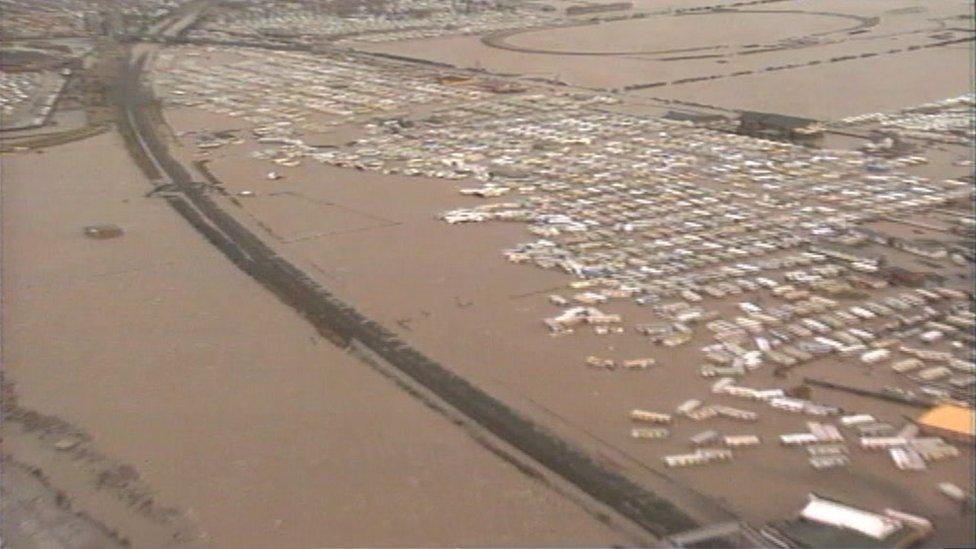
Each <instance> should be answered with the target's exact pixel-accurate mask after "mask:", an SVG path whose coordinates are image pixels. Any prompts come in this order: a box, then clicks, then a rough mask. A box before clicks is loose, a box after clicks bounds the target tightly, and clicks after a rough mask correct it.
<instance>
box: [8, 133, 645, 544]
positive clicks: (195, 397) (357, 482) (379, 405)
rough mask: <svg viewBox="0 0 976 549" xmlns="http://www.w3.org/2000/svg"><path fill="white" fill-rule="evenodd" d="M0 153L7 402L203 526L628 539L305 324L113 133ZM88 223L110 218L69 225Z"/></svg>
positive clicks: (318, 534) (237, 534)
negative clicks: (84, 444) (180, 207)
mask: <svg viewBox="0 0 976 549" xmlns="http://www.w3.org/2000/svg"><path fill="white" fill-rule="evenodd" d="M3 163H4V196H3V250H4V279H3V301H4V309H3V325H4V368H5V372H6V376H7V379H8V381H11V382H13V383H15V384H16V390H17V392H18V394H19V401H20V402H19V403H20V406H22V407H24V408H26V409H30V410H35V411H38V412H41V413H45V414H49V415H53V416H57V417H60V418H61V419H63V420H65V421H67V422H70V423H72V424H74V425H75V426H76V427H78V428H80V429H82V430H84V431H87V432H88V433H89V434H90V435H91V436H92V437H93V438H94V441H93V444H94V445H96V446H97V447H98V449H99V451H100V452H102V453H104V454H106V455H109V456H112V457H113V458H115V459H117V460H119V461H120V462H122V463H126V464H129V465H131V466H132V467H134V468H135V469H136V470H137V471H138V472H139V473H140V474H141V476H142V478H143V480H144V481H145V482H146V483H147V484H148V485H149V486H151V487H152V488H153V490H154V494H153V497H154V499H155V500H156V501H159V502H164V503H165V504H166V505H171V506H174V507H176V508H177V509H179V510H180V511H182V512H183V513H185V514H186V515H187V516H189V517H190V519H191V520H193V521H194V522H196V523H197V524H198V526H199V529H200V530H201V531H202V532H203V534H204V535H205V536H206V538H205V539H207V540H209V541H210V542H211V543H212V544H213V545H216V546H219V547H269V546H275V547H310V546H326V545H331V546H364V545H368V546H384V545H397V546H422V545H564V544H583V545H605V544H612V543H620V542H622V541H625V540H626V538H624V537H623V536H622V535H621V534H619V533H618V532H617V531H615V530H611V529H610V528H609V527H607V526H605V525H604V524H603V523H600V522H598V521H597V520H596V519H594V518H592V516H591V515H589V514H587V512H586V511H585V510H584V509H583V508H581V507H579V506H578V505H577V504H575V503H573V502H572V501H570V500H569V499H566V498H565V497H563V496H562V495H560V493H557V492H556V491H554V490H553V489H552V488H550V487H548V486H547V485H545V484H543V483H542V482H540V481H537V480H533V479H531V478H529V477H527V476H525V475H524V474H523V473H521V472H520V471H519V470H518V469H516V468H515V467H514V466H512V465H510V464H508V463H507V462H505V461H503V460H501V459H499V458H498V457H496V456H495V455H494V454H492V453H491V452H489V451H488V450H486V449H485V448H484V447H483V446H481V445H479V444H478V443H477V442H475V441H474V440H473V439H472V438H471V437H470V436H469V435H468V434H467V433H466V432H465V431H464V430H462V429H461V428H459V427H457V426H455V425H454V424H452V423H450V422H449V420H448V419H447V418H445V417H443V416H441V415H439V414H438V413H436V412H434V411H432V410H431V409H429V408H427V407H425V405H424V404H423V403H422V402H420V401H418V400H416V399H415V398H413V397H411V396H410V395H409V394H408V393H407V392H405V391H404V390H402V389H400V388H398V387H397V386H396V385H395V384H394V383H393V382H392V381H390V380H389V379H387V378H385V377H383V376H381V375H380V374H379V373H377V372H375V371H374V370H372V369H370V367H368V366H366V365H365V364H363V363H361V362H359V361H358V360H356V359H354V358H353V357H351V356H350V355H348V354H346V353H344V352H342V351H340V350H339V349H337V348H336V347H334V346H333V345H332V344H330V343H329V342H328V341H326V340H323V339H322V338H320V337H319V336H318V335H317V334H316V332H315V331H314V330H313V329H312V327H311V326H310V325H308V324H307V323H306V322H305V321H304V320H303V319H301V318H300V317H298V316H297V314H296V313H294V312H293V311H292V310H291V309H290V308H288V307H287V306H285V305H284V304H282V303H280V302H279V301H278V300H277V299H276V298H275V297H273V296H272V295H271V294H270V293H269V292H267V291H266V290H265V289H264V288H262V287H261V286H259V285H258V284H257V283H256V282H254V281H253V280H251V279H250V278H248V277H247V276H246V275H244V274H242V273H241V272H240V271H238V270H237V268H236V267H234V266H233V265H232V264H231V263H230V262H229V261H228V260H226V259H225V258H223V257H222V256H220V255H219V253H218V252H217V251H216V249H215V248H213V247H211V246H210V244H208V243H207V242H206V241H205V240H204V239H203V238H202V237H200V236H199V235H198V234H197V233H195V232H194V231H193V230H192V229H191V228H190V227H189V225H187V224H186V223H185V222H184V221H183V220H182V219H181V218H180V217H179V216H178V215H177V214H176V213H175V212H173V211H172V210H171V209H170V208H169V207H168V206H167V204H166V203H165V201H163V200H161V199H158V198H145V197H144V194H145V193H146V191H147V190H149V189H150V186H149V185H148V183H147V181H146V180H145V179H144V177H143V176H142V175H141V173H140V172H138V171H137V169H136V168H135V167H134V165H133V164H132V163H131V162H130V160H129V158H128V156H127V154H126V152H125V149H124V148H123V147H122V143H121V140H120V139H119V138H118V137H117V136H116V135H115V134H105V135H102V136H98V137H95V138H92V139H89V140H86V141H81V142H76V143H73V144H69V145H65V146H62V147H58V148H55V149H51V150H48V151H46V152H45V153H43V154H19V155H6V156H4V157H3ZM95 223H115V224H118V225H119V226H121V227H122V228H123V229H124V230H125V234H124V236H122V237H121V238H117V239H112V240H90V239H87V238H85V237H84V236H82V232H81V230H82V228H83V227H84V226H86V225H89V224H95ZM4 438H5V442H6V444H5V446H6V450H7V451H10V452H18V453H15V457H17V458H18V459H19V460H20V461H24V462H27V463H32V462H34V463H35V465H44V466H45V467H48V466H50V467H65V468H70V467H74V466H76V465H74V464H72V463H71V462H64V461H60V462H59V461H56V460H52V459H48V458H47V457H45V456H43V455H40V454H39V452H40V450H38V449H37V445H36V444H33V443H32V442H31V441H30V440H27V439H29V435H26V434H21V433H20V432H19V431H17V430H15V429H14V428H13V427H12V426H11V425H9V424H5V432H4ZM45 472H46V473H47V474H48V476H50V477H51V478H55V479H56V478H61V477H65V478H67V476H70V475H68V474H67V472H65V473H64V474H62V472H60V471H57V470H51V471H45ZM74 488H75V490H74V491H71V492H69V497H70V498H71V499H72V500H73V503H74V505H75V506H76V507H78V508H80V509H81V510H83V511H85V512H87V513H89V514H90V515H91V516H92V517H94V519H95V520H98V521H101V522H103V523H105V524H108V525H113V526H124V525H131V524H135V523H134V522H133V521H131V520H129V517H126V516H124V514H125V507H124V506H119V505H116V506H115V507H112V506H108V505H99V504H98V501H100V500H99V499H98V498H100V497H104V494H102V495H99V491H98V490H96V489H95V488H94V484H90V485H89V486H87V487H84V486H81V487H79V486H77V485H76V486H74ZM488 510H490V512H487V511H488ZM132 528H136V529H134V530H128V529H123V533H124V534H125V535H126V536H127V537H128V538H129V539H130V540H131V541H132V542H133V543H134V545H135V546H158V544H159V542H160V540H159V539H158V537H154V536H156V535H157V533H156V532H153V531H151V528H148V527H147V529H146V530H145V531H140V530H139V529H138V528H137V526H133V527H132Z"/></svg>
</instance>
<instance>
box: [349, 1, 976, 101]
mask: <svg viewBox="0 0 976 549" xmlns="http://www.w3.org/2000/svg"><path fill="white" fill-rule="evenodd" d="M967 10H968V7H967V6H966V5H965V3H964V2H956V1H944V2H936V3H927V4H926V5H924V6H921V5H919V4H918V2H912V1H903V2H898V3H896V4H890V3H878V2H866V3H858V4H857V5H856V6H852V5H851V4H849V3H843V2H823V3H818V4H817V5H816V6H815V7H813V6H810V5H809V4H806V3H802V2H777V3H774V4H771V5H770V6H769V7H762V8H756V9H749V8H741V10H740V11H734V12H693V13H686V14H680V13H672V14H663V15H655V16H650V17H647V18H638V19H625V20H621V21H612V22H603V23H596V24H594V23H580V24H578V25H573V26H565V27H555V28H546V29H534V30H520V31H509V32H501V33H496V34H493V35H490V36H488V37H480V38H479V37H476V36H456V37H442V38H432V39H424V40H407V41H400V42H396V43H383V44H361V45H357V46H356V47H357V48H358V49H361V50H362V51H370V52H381V53H395V54H397V55H403V56H407V57H415V58H417V59H424V60H430V61H436V62H441V63H448V64H450V65H453V66H456V67H460V68H467V69H481V70H487V71H490V72H496V73H500V74H519V75H523V76H525V77H528V78H546V79H550V80H558V81H561V82H563V83H566V84H569V85H572V86H582V87H587V88H593V89H600V90H617V91H626V92H630V93H632V94H635V95H636V96H638V97H641V98H650V99H662V100H665V101H675V102H678V103H686V104H695V105H702V106H711V107H717V108H723V109H733V110H736V109H741V110H767V111H771V112H781V113H784V114H792V115H795V116H805V117H813V118H818V119H824V120H834V119H838V118H843V117H845V116H849V115H852V114H856V113H859V112H865V111H870V110H891V109H897V108H903V107H909V106H912V105H915V104H919V103H923V102H927V101H934V100H937V99H939V98H943V97H949V96H952V95H956V94H960V93H964V92H966V91H967V90H969V89H970V87H971V78H970V72H971V71H968V70H966V67H968V65H969V64H971V62H972V54H971V50H972V46H971V44H972V43H971V41H967V40H969V39H970V37H971V28H972V24H971V22H967V19H966V17H967V15H966V13H967ZM913 14H914V16H913ZM919 15H923V16H919ZM957 40H962V41H961V42H953V41H957ZM950 42H951V43H950ZM934 64H938V65H939V66H940V67H945V70H940V71H938V72H937V73H936V74H932V73H931V72H930V71H928V70H927V67H931V66H933V65H934ZM905 82H911V83H912V84H911V85H905Z"/></svg>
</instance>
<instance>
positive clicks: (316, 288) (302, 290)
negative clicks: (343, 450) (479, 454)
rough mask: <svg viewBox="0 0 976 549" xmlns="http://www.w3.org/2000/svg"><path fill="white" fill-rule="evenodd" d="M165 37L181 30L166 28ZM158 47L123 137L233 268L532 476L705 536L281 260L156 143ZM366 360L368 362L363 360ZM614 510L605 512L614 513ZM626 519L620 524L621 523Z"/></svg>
mask: <svg viewBox="0 0 976 549" xmlns="http://www.w3.org/2000/svg"><path fill="white" fill-rule="evenodd" d="M161 28H163V29H167V28H172V27H171V26H163V27H161ZM155 47H156V46H152V45H148V44H143V45H138V46H136V47H135V48H134V50H133V51H138V52H139V53H137V54H134V55H133V54H130V56H129V59H128V61H127V62H126V64H125V68H124V70H123V71H122V75H121V78H120V82H119V83H118V91H119V93H118V100H119V109H120V113H119V114H120V116H119V130H120V132H121V133H122V135H123V136H124V137H125V138H126V139H127V142H128V143H129V149H130V152H131V154H132V156H133V160H134V161H135V162H136V163H137V164H138V165H139V166H141V167H142V168H143V170H144V171H146V172H147V174H148V175H149V176H150V178H151V179H154V180H156V181H157V182H158V183H159V184H160V187H158V188H160V189H165V191H163V192H161V193H160V196H163V197H164V198H165V199H166V200H167V201H168V202H169V204H170V205H171V206H172V207H173V208H174V209H175V210H176V211H177V212H178V213H179V214H180V215H181V216H182V217H183V218H184V219H185V220H186V221H187V222H188V223H190V224H191V225H192V226H193V227H194V228H195V229H196V230H197V231H198V232H199V233H200V234H201V235H202V236H204V237H205V238H206V239H207V240H208V241H209V242H210V243H211V244H213V245H214V246H215V247H217V248H218V249H219V250H220V251H221V253H223V254H224V255H225V256H226V257H227V258H228V259H229V260H230V261H232V262H233V263H234V264H235V265H237V267H239V268H240V269H241V270H242V271H244V272H245V273H247V274H248V275H250V276H251V277H252V278H254V279H255V280H256V281H258V282H259V283H260V284H262V285H263V286H264V287H265V288H267V289H268V290H269V291H270V292H272V293H274V294H275V295H277V296H278V297H279V298H280V299H281V301H282V302H284V303H285V304H287V305H288V306H290V307H292V308H294V309H295V310H296V311H297V312H299V313H300V314H301V315H302V316H303V317H304V318H306V319H307V320H308V322H310V323H311V324H312V325H313V326H314V327H315V328H316V330H318V332H319V333H321V334H322V335H323V336H325V337H327V338H328V339H329V340H331V341H332V342H334V343H335V344H336V345H338V346H340V347H342V348H346V349H354V350H361V351H363V352H365V353H367V354H369V355H370V356H372V357H375V358H376V359H378V360H379V361H381V362H382V363H383V364H384V365H388V366H389V367H391V368H393V369H395V370H396V372H397V374H398V375H400V376H403V377H404V378H406V379H408V380H409V381H410V382H411V383H413V384H416V385H417V386H420V387H422V388H423V389H424V390H425V391H428V392H429V393H430V394H432V395H434V396H435V397H436V398H437V399H438V400H439V401H440V402H442V403H444V404H446V405H448V406H450V407H451V408H452V409H453V410H454V411H456V412H457V413H458V414H460V415H461V416H463V417H464V418H465V419H466V420H467V421H469V422H470V423H471V424H473V425H476V426H477V427H479V428H480V429H483V430H484V431H486V432H487V433H490V434H491V435H493V436H494V437H497V439H498V440H499V441H501V442H502V443H503V444H504V445H505V446H506V447H508V448H512V449H514V450H515V451H517V453H519V454H521V456H519V457H520V458H521V459H520V461H525V462H528V463H529V464H530V465H529V468H531V469H541V470H543V471H545V472H546V474H547V476H549V477H557V478H559V479H561V480H562V481H565V482H566V483H568V484H569V485H571V487H573V488H574V490H577V491H579V492H581V493H583V494H586V496H587V497H588V498H592V500H594V501H595V502H598V504H600V505H599V507H600V508H601V509H602V508H606V509H608V510H612V513H613V514H615V515H619V517H624V518H625V519H626V520H625V522H626V521H629V522H630V523H631V524H632V525H635V526H636V527H638V528H639V529H641V530H643V531H644V532H646V533H649V534H651V535H652V536H655V537H661V536H665V535H668V534H673V533H676V532H681V531H684V530H687V529H689V528H693V527H695V526H697V522H696V521H695V520H694V519H692V518H691V517H690V516H689V515H687V514H686V513H685V512H683V511H681V510H679V509H678V508H676V507H675V506H674V505H673V504H671V503H670V502H668V501H667V500H664V499H663V498H661V497H659V496H657V495H655V494H654V493H651V492H649V491H647V490H646V489H644V488H643V487H641V486H640V485H638V484H637V483H636V482H634V481H633V480H632V479H630V478H627V477H626V476H624V475H623V474H621V473H620V472H618V471H614V470H611V469H610V468H608V467H607V466H605V465H603V464H601V463H598V462H597V461H595V460H594V459H593V458H592V457H591V456H590V455H588V454H587V453H586V452H585V451H583V450H581V449H580V448H577V447H575V446H574V445H573V444H571V443H570V442H569V441H567V440H564V439H562V438H560V437H558V436H556V435H555V434H553V433H552V432H550V431H549V430H547V429H546V428H545V427H544V426H542V425H540V424H538V423H536V422H534V421H533V420H531V419H530V418H528V417H525V416H523V415H522V414H520V413H518V412H516V411H515V410H514V409H512V408H511V407H509V406H508V405H506V404H505V403H503V402H501V401H499V400H498V399H496V398H494V397H493V396H491V395H490V394H488V393H486V392H485V391H484V390H482V389H480V388H478V387H476V386H474V385H472V384H471V383H470V382H468V381H467V380H465V379H463V378H462V377H460V376H458V375H457V374H455V373H454V372H453V371H451V370H450V369H449V368H447V367H445V366H442V365H440V364H438V363H436V362H434V361H432V360H431V359H429V358H427V357H426V356H424V355H423V354H422V353H420V352H419V351H418V350H416V349H414V348H412V347H410V346H409V345H407V344H406V343H404V342H403V341H402V340H400V339H399V338H398V337H397V336H396V335H394V334H392V333H391V332H390V331H388V330H387V329H386V328H384V327H383V326H381V325H379V324H377V323H376V322H374V321H372V320H370V319H368V318H366V317H364V316H363V315H361V314H360V313H359V312H357V311H356V310H355V309H353V308H352V307H350V306H348V305H347V304H345V303H343V302H342V301H341V300H339V299H337V298H336V297H335V296H333V295H332V294H331V293H329V292H328V290H326V289H325V288H323V287H321V286H320V285H319V284H318V283H317V282H315V281H314V280H312V278H311V277H309V276H307V275H306V274H305V273H303V272H302V271H301V270H300V269H298V268H297V267H295V266H294V265H292V264H291V263H289V262H288V261H286V260H285V259H283V258H282V257H280V256H279V255H278V254H277V253H275V251H274V250H273V249H271V248H270V247H269V246H268V245H266V244H265V243H264V242H263V241H262V240H261V239H260V238H258V237H257V236H256V235H254V234H253V233H252V232H250V231H249V230H248V229H247V228H246V227H245V226H243V225H242V224H241V223H239V222H238V221H237V220H236V219H235V218H234V217H233V216H231V215H230V214H228V213H227V212H225V211H223V210H222V209H221V207H220V205H219V204H218V202H217V201H215V200H214V198H213V196H212V194H211V193H212V192H214V191H212V190H210V189H208V188H207V187H206V186H205V185H201V184H199V183H196V182H194V180H193V177H192V176H191V174H190V172H189V171H188V170H187V169H186V168H185V167H184V166H182V165H181V164H180V163H179V162H178V161H177V160H175V159H174V158H173V157H172V156H171V155H170V153H169V151H168V149H167V147H166V145H165V144H164V143H163V141H162V140H161V139H160V137H159V135H158V134H157V133H156V128H155V125H154V123H153V118H152V117H151V116H150V113H149V112H148V111H149V109H150V108H156V107H152V106H153V105H157V103H156V102H155V101H153V100H152V99H153V98H152V95H151V92H150V91H148V90H147V89H145V87H144V86H142V84H141V78H142V76H143V72H144V70H145V68H146V65H147V62H148V60H149V59H150V56H151V54H152V53H153V51H154V50H155ZM361 354H362V353H360V355H361ZM604 506H605V507H604ZM619 517H618V518H619Z"/></svg>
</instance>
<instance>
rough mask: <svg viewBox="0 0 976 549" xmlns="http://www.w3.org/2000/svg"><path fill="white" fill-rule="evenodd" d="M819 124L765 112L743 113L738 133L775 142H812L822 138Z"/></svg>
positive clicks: (809, 120) (821, 128) (822, 130)
mask: <svg viewBox="0 0 976 549" xmlns="http://www.w3.org/2000/svg"><path fill="white" fill-rule="evenodd" d="M823 132H824V128H823V126H822V125H821V124H820V122H818V121H816V120H812V119H809V118H800V117H797V116H788V115H784V114H775V113H767V112H756V111H744V112H743V113H742V114H741V115H740V116H739V128H738V133H740V134H742V135H751V136H753V137H760V138H763V139H772V140H776V141H783V140H785V141H812V140H815V139H818V138H820V137H823Z"/></svg>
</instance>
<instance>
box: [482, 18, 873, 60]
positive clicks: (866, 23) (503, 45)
mask: <svg viewBox="0 0 976 549" xmlns="http://www.w3.org/2000/svg"><path fill="white" fill-rule="evenodd" d="M728 14H743V15H748V14H792V15H813V16H820V17H837V18H842V19H849V20H853V21H856V22H857V23H856V24H854V25H851V26H849V27H843V28H841V29H835V30H830V31H823V32H816V33H811V34H805V35H800V36H796V37H793V38H791V40H803V39H808V38H815V37H819V36H827V35H830V34H840V33H848V32H851V31H855V30H862V29H866V28H870V27H873V26H874V25H876V24H877V23H878V21H877V20H876V19H875V18H871V17H862V16H858V15H850V14H845V13H833V12H817V11H801V10H725V11H711V12H704V13H684V14H680V15H677V14H676V15H670V16H668V17H695V16H705V15H728ZM650 17H657V16H655V15H651V16H648V17H644V18H634V19H622V20H616V21H611V22H601V21H596V22H587V23H581V24H577V25H561V26H556V27H536V28H530V29H517V30H505V31H499V32H495V33H491V34H488V35H485V36H482V37H481V42H482V43H483V44H484V45H486V46H488V47H491V48H496V49H501V50H508V51H514V52H518V53H531V54H539V55H568V56H583V57H613V56H620V55H670V54H675V53H692V52H700V51H709V50H730V49H733V48H736V47H738V46H737V45H731V44H716V45H710V46H697V47H692V48H672V49H665V50H659V49H656V50H641V49H634V50H614V51H582V50H563V49H550V48H532V47H527V46H518V45H515V44H512V43H510V42H509V40H510V39H511V38H513V37H515V36H519V35H525V34H531V33H539V32H546V31H552V30H564V29H570V28H578V29H585V28H588V27H594V26H598V25H612V24H614V23H620V22H625V21H642V20H644V19H649V18H650ZM786 47H801V46H784V45H783V44H782V43H781V42H774V43H770V44H759V45H758V46H757V47H756V48H754V49H756V50H763V51H769V49H771V48H775V49H783V48H786ZM733 53H734V52H733Z"/></svg>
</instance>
